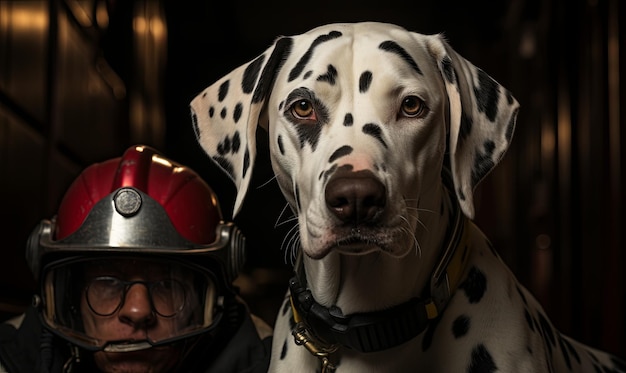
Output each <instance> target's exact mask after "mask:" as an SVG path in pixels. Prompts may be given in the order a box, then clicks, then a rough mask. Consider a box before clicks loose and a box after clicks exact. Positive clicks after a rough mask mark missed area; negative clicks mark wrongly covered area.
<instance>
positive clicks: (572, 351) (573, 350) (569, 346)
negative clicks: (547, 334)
mask: <svg viewBox="0 0 626 373" xmlns="http://www.w3.org/2000/svg"><path fill="white" fill-rule="evenodd" d="M561 339H562V341H563V344H565V346H566V347H567V351H569V354H570V355H572V356H573V357H574V359H575V360H576V361H577V362H578V364H580V355H578V351H576V348H575V347H574V346H572V344H571V343H570V342H569V341H568V340H567V339H564V338H562V337H561Z"/></svg>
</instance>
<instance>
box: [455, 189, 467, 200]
mask: <svg viewBox="0 0 626 373" xmlns="http://www.w3.org/2000/svg"><path fill="white" fill-rule="evenodd" d="M456 195H457V196H458V197H459V199H460V200H461V201H465V193H463V189H461V188H457V190H456Z"/></svg>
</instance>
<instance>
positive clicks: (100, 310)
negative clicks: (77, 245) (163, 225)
mask: <svg viewBox="0 0 626 373" xmlns="http://www.w3.org/2000/svg"><path fill="white" fill-rule="evenodd" d="M85 281H86V287H85V292H84V293H83V296H82V299H81V307H80V309H81V315H82V319H83V323H84V328H85V334H87V335H88V336H90V337H92V338H96V339H100V340H102V341H109V342H111V341H122V343H124V342H141V341H148V340H150V341H153V342H158V341H161V340H164V339H167V338H171V337H173V336H177V335H179V334H180V331H181V330H182V329H185V328H186V327H187V326H189V324H190V318H191V317H192V315H191V313H192V311H193V310H194V309H196V308H197V302H196V303H195V304H194V300H195V299H197V296H195V295H193V293H194V292H195V291H196V290H195V289H194V286H193V280H192V276H191V275H190V274H189V273H188V271H187V273H185V271H183V270H181V269H178V268H176V266H173V265H170V264H164V263H158V262H143V261H135V260H132V259H116V260H111V261H100V262H99V263H98V264H97V265H95V264H91V265H88V266H86V268H85ZM181 292H182V293H181ZM180 357H181V351H180V350H179V349H178V348H175V347H172V346H171V345H168V346H161V347H152V348H148V349H144V350H139V351H132V352H107V351H99V352H96V353H95V354H94V359H95V362H96V364H97V365H98V368H99V369H101V370H102V371H104V372H127V373H130V372H167V371H169V370H170V369H172V368H173V367H174V366H175V365H176V363H177V362H178V360H179V359H180Z"/></svg>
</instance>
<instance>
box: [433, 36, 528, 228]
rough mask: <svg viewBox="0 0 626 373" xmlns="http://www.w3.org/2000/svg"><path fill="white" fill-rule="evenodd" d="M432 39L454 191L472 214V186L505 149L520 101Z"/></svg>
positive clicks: (461, 204) (436, 37)
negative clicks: (443, 99)
mask: <svg viewBox="0 0 626 373" xmlns="http://www.w3.org/2000/svg"><path fill="white" fill-rule="evenodd" d="M433 38H434V39H433V40H431V41H432V43H431V44H430V48H431V53H432V54H433V55H434V56H435V58H436V59H437V65H438V67H439V70H440V72H441V75H442V77H443V81H444V84H445V87H446V92H447V95H448V101H449V107H450V113H449V114H450V123H449V129H448V130H449V136H448V149H449V155H450V166H451V168H452V170H451V171H452V177H453V180H454V187H455V193H456V196H457V199H458V201H459V204H460V206H461V208H462V210H463V212H464V213H465V215H466V216H468V217H469V218H473V217H474V202H473V201H474V198H473V192H474V188H475V187H476V185H477V184H478V183H479V182H480V181H481V180H482V179H483V178H484V177H485V176H486V175H487V174H488V173H489V172H490V171H491V170H492V169H493V168H494V167H495V165H496V164H497V163H498V162H499V161H500V159H501V158H502V156H503V155H504V153H505V152H506V150H507V149H508V147H509V144H510V142H511V137H512V136H513V130H514V128H515V120H516V117H517V111H518V108H519V104H518V102H517V101H516V100H515V98H513V96H512V95H511V93H510V92H509V91H508V90H506V89H505V88H504V87H502V86H501V85H500V84H498V83H497V82H496V81H495V80H494V79H493V78H491V77H490V76H489V75H487V74H486V73H485V72H484V71H482V70H481V69H479V68H478V67H476V66H474V65H473V64H472V63H470V62H469V61H467V60H466V59H465V58H463V57H462V56H460V55H459V54H458V53H456V52H455V51H454V50H453V49H452V48H451V47H450V46H449V45H448V43H447V42H446V41H445V40H444V39H443V37H442V36H441V35H436V36H434V37H433Z"/></svg>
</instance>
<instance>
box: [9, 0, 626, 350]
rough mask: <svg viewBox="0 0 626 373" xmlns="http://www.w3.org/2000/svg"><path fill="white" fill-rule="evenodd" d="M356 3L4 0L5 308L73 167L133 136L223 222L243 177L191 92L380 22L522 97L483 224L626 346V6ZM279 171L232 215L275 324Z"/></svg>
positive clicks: (559, 317)
mask: <svg viewBox="0 0 626 373" xmlns="http://www.w3.org/2000/svg"><path fill="white" fill-rule="evenodd" d="M183 3H184V4H183ZM366 3H367V2H366ZM363 4H364V3H363V2H361V1H345V2H337V1H316V2H293V1H264V2H260V1H257V2H251V3H250V4H248V3H246V2H241V1H224V2H222V3H220V4H216V2H215V1H211V2H209V1H206V2H201V1H198V2H182V1H160V2H159V1H148V0H144V1H114V0H109V1H97V0H85V1H78V0H65V1H61V0H50V1H0V196H1V197H2V205H1V206H2V208H1V209H0V237H1V239H2V244H1V245H0V258H1V260H0V314H1V316H2V317H3V318H4V317H9V316H12V315H15V314H18V313H20V312H21V311H22V310H23V309H24V307H25V306H26V305H27V304H28V303H29V302H30V297H31V294H32V292H33V291H34V289H35V286H34V281H33V279H32V276H31V275H30V273H29V271H28V268H27V266H26V264H25V261H24V258H23V257H24V243H25V242H26V239H27V237H28V235H29V233H30V231H31V230H32V228H33V227H34V226H35V225H36V224H37V223H38V222H39V220H40V219H42V218H44V217H50V216H51V215H52V214H54V212H55V210H56V207H57V205H58V203H59V201H60V198H61V196H62V194H63V192H64V191H65V189H66V188H67V187H68V186H69V183H70V182H71V181H72V180H73V179H74V177H76V176H77V175H78V173H79V172H80V170H82V169H83V168H84V167H85V166H87V165H89V164H91V163H93V162H97V161H102V160H104V159H107V158H110V157H115V156H119V155H121V153H122V152H123V151H124V150H125V149H126V148H127V147H128V146H129V145H131V144H136V143H143V144H148V145H152V146H155V147H157V148H159V149H161V150H162V151H163V152H164V153H165V155H167V156H169V157H171V158H173V159H175V160H177V161H178V162H180V163H183V164H186V165H188V166H191V167H192V168H194V169H195V170H196V171H197V172H199V173H200V174H201V175H202V176H203V177H205V178H206V179H207V181H209V183H210V184H211V185H212V186H213V188H214V189H215V191H216V192H217V193H218V195H219V196H220V200H221V203H222V208H223V213H224V215H225V217H227V218H230V217H231V216H230V212H231V210H232V203H233V200H234V188H233V186H232V184H231V183H230V181H229V180H228V179H227V178H226V177H225V176H224V174H222V173H221V172H219V171H218V170H217V169H216V168H215V167H214V166H213V165H212V164H211V162H209V160H208V159H207V157H206V156H205V155H204V153H202V151H201V150H200V148H199V146H198V145H197V144H196V142H195V139H194V136H193V132H192V129H191V125H190V120H189V112H188V103H189V102H190V101H191V99H192V98H193V97H194V96H195V95H196V94H197V93H198V92H200V91H201V90H202V89H203V88H205V87H206V86H208V85H210V84H211V83H212V82H214V81H215V80H217V79H218V78H220V77H221V76H223V75H225V74H226V73H228V72H230V71H231V70H232V69H234V68H235V67H238V66H239V65H242V64H243V63H246V62H247V61H249V60H251V59H253V58H255V57H256V56H258V55H259V54H261V53H262V52H263V51H264V50H265V49H266V48H267V47H269V46H270V45H271V43H272V42H273V40H274V39H275V38H276V37H277V36H279V35H294V34H298V33H302V32H305V31H307V30H308V29H310V28H313V27H315V26H318V25H322V24H325V23H330V22H353V21H369V20H372V21H383V22H391V23H396V24H399V25H401V26H404V27H405V28H407V29H409V30H412V31H417V32H422V33H439V32H443V33H445V35H446V36H447V38H448V40H449V42H450V44H451V45H452V46H453V47H454V48H455V49H456V50H457V51H458V52H459V53H460V54H461V55H463V56H464V57H466V58H467V59H469V60H470V61H472V62H473V63H474V64H475V65H477V66H479V67H481V68H482V69H483V70H485V71H487V72H488V73H489V74H490V75H491V76H492V77H494V78H495V79H496V80H498V81H499V82H500V83H502V84H503V85H504V86H505V87H506V88H508V89H509V90H510V91H512V92H513V94H514V95H515V97H516V98H517V99H518V101H520V103H521V110H520V114H519V117H518V125H517V129H516V133H515V136H514V138H513V145H512V147H511V149H510V150H509V152H508V153H507V155H506V157H505V159H504V160H503V162H502V163H501V164H500V166H499V167H498V168H496V170H495V171H494V172H493V173H492V174H490V175H489V176H488V178H487V179H486V180H485V181H484V182H483V184H481V185H480V186H479V188H478V190H477V192H476V198H477V218H476V220H477V221H478V223H479V225H480V226H481V227H482V228H483V230H484V231H485V232H486V233H487V235H488V236H489V237H490V238H491V239H492V241H493V243H494V244H495V246H496V248H497V249H498V251H499V252H500V254H501V255H502V257H503V258H504V260H505V261H506V262H507V263H508V264H509V266H510V267H511V269H512V270H513V272H514V273H515V274H516V275H517V276H518V278H519V280H520V281H521V282H522V283H523V284H524V285H526V286H527V287H528V288H529V289H530V290H531V291H532V292H533V293H534V294H536V296H537V298H538V299H539V300H540V302H541V303H542V304H543V306H544V307H545V309H546V312H547V313H548V314H549V315H550V317H551V318H552V320H553V322H554V323H555V324H556V326H557V327H558V328H560V329H561V330H562V331H564V332H565V333H567V334H569V335H571V336H573V337H575V338H577V339H580V340H582V341H584V342H586V343H588V344H591V345H594V346H597V347H600V348H603V349H606V350H609V351H612V352H614V353H617V354H619V355H621V356H624V355H626V329H625V328H626V326H625V325H626V323H625V318H626V317H625V315H626V287H625V285H624V284H625V282H626V275H625V274H624V273H625V271H624V267H625V264H626V263H625V254H624V253H623V248H624V245H625V233H624V228H625V226H624V221H625V217H624V212H623V211H624V203H625V197H626V196H625V194H624V192H623V189H624V183H625V181H626V180H625V175H626V173H625V171H626V155H625V154H626V148H623V147H622V144H623V143H624V139H625V137H626V127H625V126H624V123H625V120H624V117H625V115H626V114H624V113H623V110H622V109H621V108H622V107H623V106H624V105H623V104H624V101H625V98H626V91H625V87H626V85H625V84H624V74H625V73H626V62H625V61H626V55H625V50H626V48H625V47H624V46H625V45H626V44H624V40H626V38H625V30H626V23H625V22H626V18H624V15H625V12H626V10H625V9H626V7H625V6H624V5H623V4H620V2H619V0H587V1H582V0H574V1H570V0H550V1H546V0H543V1H542V0H511V1H499V2H493V1H486V0H479V1H456V0H454V1H452V0H450V1H430V2H423V1H415V0H413V1H398V0H387V1H384V2H381V4H380V5H376V6H375V5H363ZM262 135H263V134H260V141H261V144H262V145H263V140H264V138H263V136H262ZM265 156H267V155H265ZM259 157H260V158H259V159H262V157H263V154H261V155H259ZM270 179H271V172H270V169H269V167H268V166H267V165H266V164H265V165H264V162H263V161H262V160H261V161H259V162H257V166H256V167H255V170H254V178H253V185H252V189H251V193H250V194H249V195H248V197H247V200H246V202H245V204H244V208H243V211H242V212H241V214H240V215H239V216H237V218H236V220H235V221H236V223H237V224H238V225H239V226H240V228H241V229H242V230H243V231H244V233H245V234H246V236H247V237H248V242H249V249H250V253H249V261H248V266H247V268H246V271H245V274H244V275H243V276H242V277H241V278H240V279H238V284H239V285H240V286H241V289H242V295H244V297H245V298H246V299H247V300H248V301H249V303H250V306H251V308H252V310H253V311H254V312H256V313H258V314H259V315H261V316H262V317H263V318H265V319H266V320H267V321H268V322H269V323H272V322H273V320H274V315H275V312H276V307H277V305H278V302H279V301H280V300H281V299H282V296H283V292H284V290H285V286H286V279H287V278H288V276H289V272H290V270H289V266H288V264H287V263H285V260H284V252H283V250H282V249H283V247H284V245H283V238H284V237H285V235H286V233H287V231H288V230H289V229H290V228H291V227H292V226H293V225H291V226H289V225H288V224H284V225H280V226H278V227H276V223H277V221H278V216H279V214H280V211H281V210H282V209H283V207H284V206H285V202H284V200H283V199H282V197H281V196H280V193H279V192H278V188H277V186H276V184H275V183H274V182H269V183H266V182H268V181H269V180H270Z"/></svg>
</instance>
